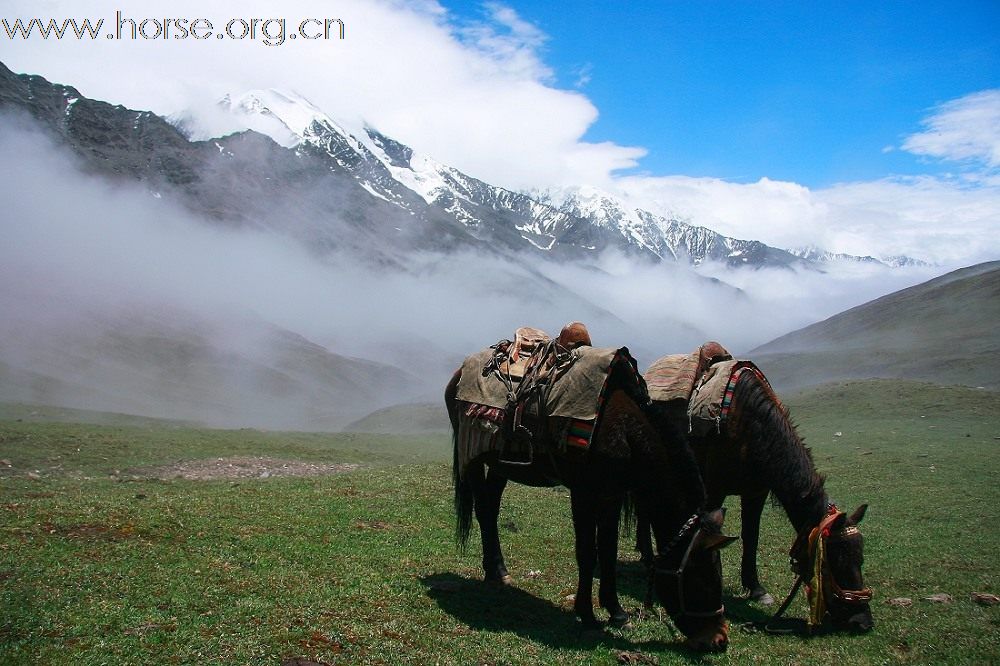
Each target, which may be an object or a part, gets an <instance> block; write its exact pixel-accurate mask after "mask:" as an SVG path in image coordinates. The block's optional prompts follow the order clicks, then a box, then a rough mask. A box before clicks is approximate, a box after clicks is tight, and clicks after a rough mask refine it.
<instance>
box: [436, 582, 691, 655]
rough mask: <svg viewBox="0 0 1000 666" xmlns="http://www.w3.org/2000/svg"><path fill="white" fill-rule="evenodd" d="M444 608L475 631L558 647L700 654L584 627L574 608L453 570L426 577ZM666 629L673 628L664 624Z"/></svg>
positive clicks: (677, 647)
mask: <svg viewBox="0 0 1000 666" xmlns="http://www.w3.org/2000/svg"><path fill="white" fill-rule="evenodd" d="M421 581H422V582H423V584H424V586H425V587H426V588H427V595H428V596H429V597H430V598H431V599H433V600H434V601H435V602H436V603H437V604H438V606H440V608H441V610H443V611H444V612H445V613H447V614H448V615H450V616H452V617H454V618H455V619H456V620H459V621H460V622H462V623H464V624H465V625H467V626H468V627H469V628H470V629H474V630H476V631H489V632H511V633H514V634H517V635H518V636H520V637H522V638H526V639H528V640H531V641H534V642H536V643H540V644H542V645H546V646H548V647H551V648H555V649H571V650H589V649H593V648H595V647H597V646H604V647H606V648H608V649H616V650H628V651H643V652H645V651H651V652H673V653H676V654H678V655H683V656H686V657H689V658H694V659H695V660H697V659H698V656H699V655H698V653H696V652H693V651H691V650H689V649H687V648H686V647H684V646H683V645H682V644H681V643H680V642H665V641H640V642H636V641H631V640H629V639H628V638H625V637H619V636H615V635H612V634H610V633H606V632H602V631H594V630H585V629H583V627H582V625H581V624H580V622H579V621H578V620H577V618H576V615H575V614H574V612H573V610H572V608H571V607H569V608H562V607H560V606H558V605H556V604H554V603H552V602H550V601H547V600H545V599H540V598H539V597H536V596H535V595H533V594H531V593H529V592H526V591H524V590H521V589H519V588H517V587H514V586H508V587H502V586H499V585H495V584H490V583H484V582H483V581H481V580H475V579H472V578H466V577H463V576H459V575H457V574H452V573H441V574H432V575H430V576H425V577H424V578H422V579H421ZM663 629H664V631H670V629H668V628H667V627H666V626H664V628H663Z"/></svg>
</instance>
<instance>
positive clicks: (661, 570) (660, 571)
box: [647, 513, 726, 620]
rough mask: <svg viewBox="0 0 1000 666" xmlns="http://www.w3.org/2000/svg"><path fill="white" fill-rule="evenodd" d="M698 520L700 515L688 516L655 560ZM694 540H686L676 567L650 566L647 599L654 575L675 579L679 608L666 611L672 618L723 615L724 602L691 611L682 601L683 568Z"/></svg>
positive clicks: (650, 597) (698, 521) (678, 540)
mask: <svg viewBox="0 0 1000 666" xmlns="http://www.w3.org/2000/svg"><path fill="white" fill-rule="evenodd" d="M700 522H701V517H700V516H699V515H698V514H697V513H695V514H694V515H692V516H691V517H690V518H688V519H687V522H685V523H684V525H682V526H681V529H680V531H679V532H678V533H677V535H676V536H675V537H674V538H673V539H671V540H670V543H669V544H667V547H666V548H665V549H663V551H662V552H661V553H660V554H659V556H657V558H656V561H657V562H662V561H663V559H664V556H665V555H666V554H667V553H669V552H670V550H671V549H673V548H674V547H675V546H676V545H677V544H678V543H680V542H681V540H682V539H683V538H684V537H685V536H686V535H687V534H688V532H690V531H691V530H692V529H694V527H695V525H697V524H698V523H700ZM695 536H697V535H695ZM694 541H695V537H692V538H691V540H690V541H689V542H688V545H687V548H685V549H684V556H683V557H682V558H681V561H680V564H678V565H677V568H676V569H670V568H668V567H665V566H661V565H659V564H654V565H653V566H652V567H651V568H650V573H651V575H650V577H649V589H648V590H647V597H648V599H650V600H651V599H652V591H653V577H654V576H672V577H673V578H674V580H675V581H676V585H677V599H678V601H679V603H680V610H679V611H678V612H677V613H670V609H669V608H668V609H667V612H668V613H670V617H672V618H673V619H674V620H676V619H678V618H682V617H719V616H721V615H724V614H725V612H726V606H725V604H723V605H721V606H719V608H718V609H716V610H712V611H693V610H688V609H687V605H686V604H685V603H684V573H685V571H684V570H685V568H686V567H687V564H688V560H689V559H691V552H692V551H693V550H694Z"/></svg>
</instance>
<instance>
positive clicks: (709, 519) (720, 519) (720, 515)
mask: <svg viewBox="0 0 1000 666" xmlns="http://www.w3.org/2000/svg"><path fill="white" fill-rule="evenodd" d="M701 520H702V522H705V523H710V524H712V525H714V526H715V527H717V528H719V529H720V530H721V529H722V524H723V523H724V522H726V509H725V507H722V508H719V509H716V510H714V511H709V512H708V513H706V514H705V515H704V516H702V518H701Z"/></svg>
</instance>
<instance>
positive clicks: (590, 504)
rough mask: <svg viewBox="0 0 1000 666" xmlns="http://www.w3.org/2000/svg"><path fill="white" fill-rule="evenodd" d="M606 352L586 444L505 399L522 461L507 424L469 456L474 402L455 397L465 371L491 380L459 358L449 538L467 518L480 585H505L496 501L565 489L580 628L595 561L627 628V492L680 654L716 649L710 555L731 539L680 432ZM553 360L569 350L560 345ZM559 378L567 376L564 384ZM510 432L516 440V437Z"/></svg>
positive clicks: (719, 615) (717, 578) (723, 642)
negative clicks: (514, 486)
mask: <svg viewBox="0 0 1000 666" xmlns="http://www.w3.org/2000/svg"><path fill="white" fill-rule="evenodd" d="M602 351H603V352H607V351H608V350H593V349H592V348H589V347H581V348H580V349H579V350H577V351H574V352H572V353H573V354H577V355H586V354H589V353H595V354H599V353H602ZM610 351H612V352H614V357H613V359H612V361H611V365H610V368H609V369H608V370H607V371H606V374H605V376H604V377H603V379H602V381H603V382H604V386H603V388H601V391H600V395H601V398H600V400H599V401H598V402H599V404H598V406H597V416H596V419H594V421H593V424H592V428H593V430H592V436H591V437H590V439H589V445H588V446H587V447H586V448H585V449H578V448H576V447H573V446H568V445H565V444H562V443H561V442H565V437H566V432H567V430H566V420H565V419H560V418H557V417H553V416H552V415H550V414H546V413H544V405H543V404H542V403H539V404H538V407H537V409H535V411H534V413H530V412H531V410H526V409H525V410H522V409H516V408H515V406H514V404H513V403H512V404H510V405H508V407H509V409H508V410H505V411H508V412H509V411H516V412H517V413H518V415H519V418H520V419H521V420H520V424H521V425H520V426H518V427H519V428H527V430H528V431H530V432H531V433H532V434H531V437H530V439H531V447H532V448H531V449H530V451H531V454H530V455H528V456H527V457H526V458H523V459H513V458H514V456H513V454H511V453H510V449H509V448H507V447H508V446H509V445H512V444H513V442H512V440H513V439H516V436H517V435H518V432H517V431H516V430H514V431H512V430H511V429H510V428H509V427H506V428H501V429H500V430H498V431H497V435H498V437H497V442H498V445H497V447H491V446H485V447H483V446H480V447H478V448H474V449H473V450H470V449H469V447H468V446H467V445H466V442H467V441H468V438H467V437H466V438H464V439H463V436H461V435H460V431H462V432H466V433H467V432H468V430H463V428H468V427H469V425H468V424H469V420H468V419H469V418H470V415H471V414H475V413H476V410H477V409H479V408H481V407H482V406H481V405H476V404H473V403H471V402H468V401H463V400H461V399H459V395H460V394H461V391H460V385H461V384H462V383H463V382H462V378H463V373H466V374H467V375H477V376H478V377H480V378H485V379H486V380H490V379H493V378H492V377H486V374H485V373H483V372H482V371H481V370H480V368H481V367H482V364H481V362H480V361H479V359H481V358H483V355H482V354H480V355H476V356H472V357H469V358H468V359H466V362H465V363H464V364H463V367H462V368H460V369H459V370H458V371H457V372H456V373H455V375H454V377H453V378H452V379H451V381H450V382H449V383H448V386H447V388H446V389H445V403H446V405H447V407H448V414H449V417H450V418H451V423H452V427H453V429H454V435H455V437H454V444H455V462H454V469H453V471H454V483H455V510H456V518H457V530H456V533H457V537H458V539H459V542H460V544H461V545H462V546H463V547H464V545H465V543H466V541H467V539H468V536H469V532H470V528H471V522H472V515H473V513H474V514H475V516H476V520H477V522H478V523H479V529H480V534H481V536H482V545H483V570H484V572H485V577H486V580H487V581H492V582H495V583H498V584H504V585H507V584H510V583H511V577H510V575H509V573H508V571H507V567H506V565H505V563H504V558H503V552H502V550H501V548H500V539H499V533H498V529H497V521H498V516H499V511H500V499H501V496H502V494H503V491H504V488H505V486H506V484H507V482H508V481H514V482H517V483H522V484H526V485H531V486H542V487H551V486H555V485H564V486H566V487H567V488H568V489H569V491H570V503H571V507H572V514H573V527H574V531H575V551H576V562H577V568H578V574H579V575H578V582H577V593H576V600H575V602H574V610H575V612H576V614H577V616H578V617H579V618H580V620H581V621H582V622H583V624H584V626H585V627H588V628H595V627H598V626H600V625H599V623H598V621H597V619H596V617H595V615H594V609H593V603H592V592H593V572H594V567H595V564H597V565H598V566H599V570H600V593H599V595H600V596H599V599H600V603H601V606H602V607H604V608H605V609H606V610H607V611H608V612H609V613H610V619H611V622H612V623H614V624H617V625H625V624H626V623H627V622H628V615H627V613H626V612H625V610H624V609H623V608H622V606H621V604H620V603H619V601H618V594H617V588H616V582H615V567H616V565H617V554H618V529H619V519H620V516H621V513H622V505H623V498H624V495H625V492H626V491H627V490H630V491H632V492H633V493H634V496H635V497H636V502H637V503H638V505H639V506H642V507H643V511H644V515H646V516H648V517H649V521H650V524H651V527H652V531H653V534H654V535H655V538H656V543H657V548H658V554H657V556H656V557H655V558H654V559H655V563H656V564H655V570H654V571H655V574H654V585H655V588H656V590H657V594H658V596H659V598H660V600H661V602H662V603H663V605H664V606H665V608H666V609H667V612H668V614H669V615H670V616H671V618H672V619H673V621H674V624H675V625H676V626H677V627H678V628H679V629H680V630H681V631H682V632H683V633H684V634H685V635H686V636H687V638H688V641H687V644H688V645H689V646H690V647H692V648H695V649H700V650H724V649H725V648H726V646H727V644H728V624H727V623H726V621H725V618H724V608H723V606H722V579H721V576H722V574H721V567H720V564H719V556H718V550H719V549H720V548H722V547H724V546H725V545H728V543H730V542H731V541H732V540H733V537H726V536H724V535H722V534H721V526H722V518H723V515H722V512H721V511H716V512H711V513H705V512H703V511H702V504H703V503H704V500H705V491H704V486H703V485H702V482H701V477H700V475H699V474H698V467H697V463H696V462H695V459H694V456H693V453H692V451H691V449H690V447H688V445H687V442H686V441H685V440H684V438H683V437H682V436H680V435H677V434H670V433H675V432H676V431H675V430H674V431H671V429H670V428H668V427H665V426H664V427H660V428H657V427H654V426H653V424H652V423H650V421H649V419H648V417H647V415H646V413H645V412H644V410H643V408H642V406H644V405H648V402H649V400H648V394H646V391H645V383H644V382H643V381H642V377H641V376H640V375H639V374H638V372H636V370H635V362H634V361H632V360H631V357H630V356H628V350H627V349H625V348H622V349H620V350H617V351H616V350H610ZM560 353H569V351H568V350H566V349H565V348H561V352H560ZM487 356H488V354H487ZM605 367H607V366H605ZM569 374H570V372H569V371H567V377H568V376H569ZM521 381H522V382H528V379H523V380H521ZM553 381H554V380H553ZM560 381H564V379H560ZM508 416H509V414H508ZM463 419H465V421H463ZM508 421H509V419H508ZM508 426H509V423H508ZM520 434H521V436H522V437H523V431H522V432H521V433H520ZM477 441H481V440H477Z"/></svg>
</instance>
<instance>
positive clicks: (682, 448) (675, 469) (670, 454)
mask: <svg viewBox="0 0 1000 666" xmlns="http://www.w3.org/2000/svg"><path fill="white" fill-rule="evenodd" d="M643 411H644V412H645V414H646V416H647V418H649V420H650V422H651V423H652V425H653V429H654V430H655V431H656V432H657V433H658V434H659V439H660V443H661V444H662V445H663V450H664V452H665V453H666V460H665V464H666V465H667V466H668V467H669V468H670V473H671V476H672V477H673V480H674V482H675V483H676V484H677V485H678V486H680V487H681V489H682V496H683V497H685V498H691V500H692V501H693V504H692V506H691V512H694V511H696V510H697V511H701V510H702V509H704V508H705V502H706V501H707V499H708V495H707V493H706V492H705V484H704V482H703V481H702V476H701V468H699V467H698V460H697V459H696V458H695V455H694V450H693V449H692V448H691V445H690V443H689V442H688V438H687V435H686V434H685V433H684V432H683V430H681V428H680V427H679V426H678V425H677V423H676V421H674V420H673V419H671V418H670V416H669V413H668V409H667V407H666V406H665V405H664V404H663V403H658V402H652V403H650V404H649V405H648V406H647V407H645V408H644V410H643Z"/></svg>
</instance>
